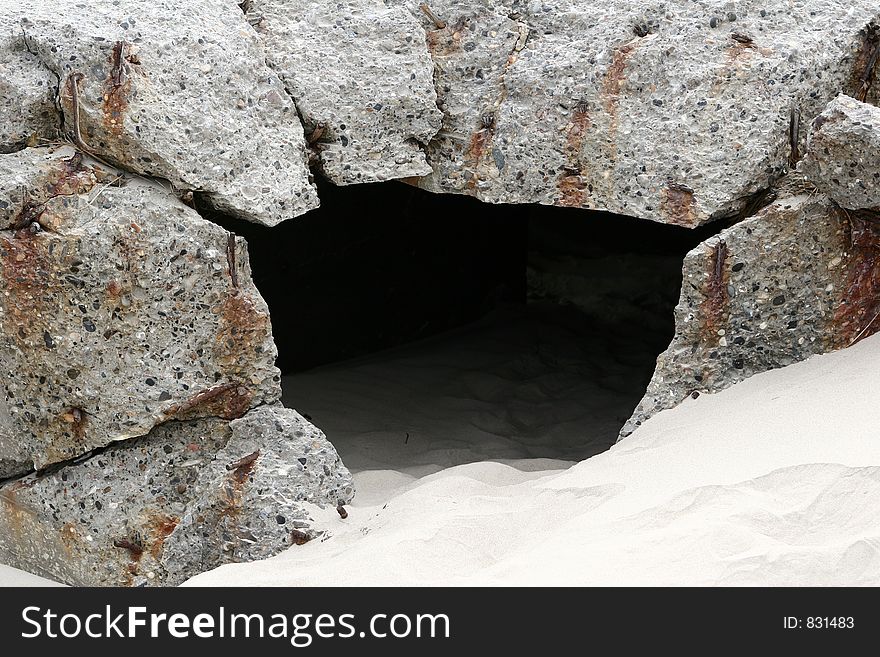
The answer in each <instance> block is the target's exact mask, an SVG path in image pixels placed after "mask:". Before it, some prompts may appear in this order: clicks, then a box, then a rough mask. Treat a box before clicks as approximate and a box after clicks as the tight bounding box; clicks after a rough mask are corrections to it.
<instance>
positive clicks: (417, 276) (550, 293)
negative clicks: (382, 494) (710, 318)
mask: <svg viewBox="0 0 880 657" xmlns="http://www.w3.org/2000/svg"><path fill="white" fill-rule="evenodd" d="M318 184H319V194H320V197H321V201H322V207H321V208H320V209H318V210H315V211H313V212H311V213H309V214H307V215H305V216H303V217H301V218H299V219H297V220H294V221H289V222H286V223H284V224H281V225H280V226H277V227H275V228H272V229H268V228H265V227H261V226H256V225H253V224H248V223H246V222H240V221H236V220H233V219H230V218H228V217H216V216H212V217H211V218H212V219H214V220H216V221H218V222H219V223H222V224H223V225H225V226H226V227H227V228H229V229H230V230H233V231H234V232H236V233H238V234H239V235H243V236H244V237H245V238H246V239H247V240H248V244H249V249H250V254H251V265H252V268H253V276H254V280H255V282H256V284H257V286H258V288H259V289H260V291H261V292H262V294H263V296H264V297H265V299H266V301H267V302H268V304H269V308H270V310H271V316H272V325H273V331H274V335H275V341H276V344H277V345H278V350H279V359H278V365H279V367H280V368H281V370H282V372H283V374H284V379H283V381H284V402H285V404H286V405H287V406H290V407H292V408H295V409H297V410H298V411H299V412H301V413H302V414H304V415H306V416H307V417H308V418H309V419H311V420H312V421H313V422H314V423H315V424H316V425H317V426H319V427H320V428H321V429H323V430H324V431H325V432H326V433H327V436H328V438H329V439H330V440H331V441H332V442H333V444H334V445H335V446H336V448H337V450H338V451H339V453H340V455H341V456H342V458H343V460H344V462H345V463H346V464H347V465H348V466H349V468H351V469H352V471H354V472H363V471H366V470H382V471H393V472H394V473H395V474H394V476H399V477H401V478H402V479H401V481H402V482H403V481H405V480H407V479H408V478H409V477H411V476H422V475H425V474H428V473H430V472H432V471H435V470H439V469H441V468H444V467H449V466H451V465H458V464H461V463H467V462H473V461H482V460H497V461H503V462H515V463H516V465H517V467H519V468H520V469H529V468H539V469H545V468H547V467H552V466H553V464H552V463H550V462H548V459H551V460H560V461H575V460H580V459H584V458H587V457H589V456H592V455H594V454H596V453H599V452H601V451H603V450H605V449H607V448H608V447H610V446H611V445H612V444H613V443H614V441H615V439H616V437H617V433H618V431H619V429H620V427H621V426H622V424H623V423H624V421H625V420H626V419H627V418H628V417H629V414H630V413H631V412H632V410H633V408H634V407H635V405H636V404H637V402H638V401H639V399H640V398H641V396H642V394H643V392H644V390H645V387H646V385H647V383H648V381H649V380H650V377H651V374H652V372H653V368H654V363H655V359H656V357H657V355H658V354H659V353H660V352H661V351H662V350H663V349H665V348H666V346H667V345H668V343H669V341H670V339H671V338H672V332H673V310H674V307H675V304H676V303H677V300H678V295H679V290H680V286H681V262H682V259H683V257H684V255H685V254H686V253H687V252H688V251H689V250H690V249H692V248H693V247H694V246H696V245H697V244H698V243H699V242H700V241H701V240H703V239H705V238H706V237H708V236H709V235H710V234H712V233H713V232H715V231H716V230H717V229H716V228H714V227H712V228H709V229H703V230H697V231H692V230H688V229H684V228H679V227H674V226H667V225H662V224H657V223H652V222H648V221H644V220H637V219H633V218H630V217H625V216H619V215H612V214H608V213H603V212H590V211H584V210H570V209H565V208H554V207H546V206H538V205H516V206H512V205H490V204H483V203H480V202H478V201H476V200H474V199H472V198H469V197H464V196H455V195H435V194H430V193H428V192H424V191H422V190H419V189H417V188H414V187H412V186H409V185H406V184H404V183H399V182H389V183H380V184H368V185H358V186H351V187H335V186H332V185H330V184H327V183H323V182H322V181H319V183H318ZM362 488H363V487H362Z"/></svg>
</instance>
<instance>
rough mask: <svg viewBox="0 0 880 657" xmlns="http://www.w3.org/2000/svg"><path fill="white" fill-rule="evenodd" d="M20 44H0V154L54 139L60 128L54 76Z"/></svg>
mask: <svg viewBox="0 0 880 657" xmlns="http://www.w3.org/2000/svg"><path fill="white" fill-rule="evenodd" d="M0 42H2V41H0ZM22 46H24V47H22V48H21V49H20V50H13V49H10V48H5V49H4V47H3V46H0V153H8V152H11V151H15V150H19V149H21V148H24V147H25V146H27V145H31V146H40V145H43V142H45V141H50V140H54V139H57V138H58V137H59V132H60V128H61V119H60V117H59V115H58V110H57V108H56V107H55V96H56V93H57V86H58V84H57V79H56V77H55V76H54V75H53V74H52V72H51V71H49V70H47V69H46V68H45V67H43V66H42V65H41V64H40V60H39V59H38V58H37V56H36V55H34V54H32V53H30V52H28V51H27V49H26V46H27V44H26V43H22Z"/></svg>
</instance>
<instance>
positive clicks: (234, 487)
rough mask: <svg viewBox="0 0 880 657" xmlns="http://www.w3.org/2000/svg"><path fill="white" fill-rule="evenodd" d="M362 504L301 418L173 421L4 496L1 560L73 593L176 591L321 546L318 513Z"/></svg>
mask: <svg viewBox="0 0 880 657" xmlns="http://www.w3.org/2000/svg"><path fill="white" fill-rule="evenodd" d="M352 495H353V493H352V482H351V475H350V474H349V472H348V470H347V469H346V468H345V466H344V465H342V463H341V461H340V460H339V457H338V456H337V455H336V452H335V450H334V449H333V447H332V445H330V443H329V442H327V440H326V438H325V437H324V435H323V434H322V433H321V432H320V431H319V430H317V429H316V428H315V427H314V426H312V425H311V424H309V423H308V422H307V421H306V420H305V419H304V418H302V417H301V416H300V415H299V414H297V413H296V412H295V411H292V410H287V409H283V408H280V407H271V408H270V407H263V408H259V409H256V410H254V411H251V412H250V413H249V414H247V415H246V416H244V417H243V418H242V419H240V420H235V421H233V422H226V421H223V420H219V419H206V420H197V421H189V422H171V423H169V424H166V425H163V426H161V427H157V428H156V429H154V430H153V431H152V432H151V433H150V434H149V436H146V437H143V438H138V439H135V440H131V441H127V442H125V443H121V444H119V445H115V446H113V447H110V448H109V449H107V450H105V451H103V452H101V453H99V454H96V455H94V456H92V457H91V458H89V459H88V460H85V461H82V462H80V463H77V464H75V465H69V466H67V467H64V468H61V469H59V470H56V471H54V472H49V473H45V474H42V475H30V476H28V477H25V478H23V479H20V480H18V481H15V482H11V483H7V484H5V485H4V486H2V487H0V561H3V562H4V563H6V564H8V565H11V566H14V567H17V568H21V569H23V570H27V571H29V572H33V573H37V574H40V575H42V576H44V577H49V578H52V579H55V580H58V581H62V582H65V583H67V584H74V585H88V586H111V585H113V586H142V585H174V584H179V583H180V582H182V581H184V580H185V579H187V578H188V577H191V576H192V575H195V574H196V573H199V572H202V571H204V570H208V569H211V568H215V567H217V566H219V565H222V564H224V563H230V562H239V561H248V560H252V559H260V558H266V557H269V556H272V555H273V554H276V553H278V552H280V551H281V550H283V549H285V548H287V547H289V546H290V545H292V544H299V543H302V542H304V541H306V540H308V539H310V538H313V537H314V536H316V535H317V534H318V533H320V532H322V531H325V530H326V527H323V526H319V525H316V524H315V523H314V522H313V521H312V519H311V518H310V515H309V513H310V508H311V505H317V506H319V507H324V506H328V505H330V506H336V505H337V504H338V503H340V502H341V503H343V504H347V503H348V502H349V501H350V500H351V497H352ZM334 515H335V514H334Z"/></svg>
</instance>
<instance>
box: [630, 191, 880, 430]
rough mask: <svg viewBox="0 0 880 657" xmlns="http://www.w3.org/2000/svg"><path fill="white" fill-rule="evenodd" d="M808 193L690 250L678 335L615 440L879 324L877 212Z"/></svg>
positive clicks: (785, 200) (678, 313)
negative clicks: (696, 398) (693, 399)
mask: <svg viewBox="0 0 880 657" xmlns="http://www.w3.org/2000/svg"><path fill="white" fill-rule="evenodd" d="M806 190H807V191H806V193H803V194H800V195H796V196H789V197H786V198H781V199H780V200H778V201H776V202H774V203H773V204H771V205H769V206H768V207H766V208H765V209H764V210H762V211H761V212H759V213H758V214H757V215H755V216H754V217H752V218H750V219H748V220H746V221H743V222H741V223H739V224H736V225H735V226H733V227H732V228H729V229H727V230H724V231H722V232H721V233H720V234H719V235H718V236H716V237H713V238H711V239H709V240H707V241H706V242H704V243H703V244H701V245H700V246H698V247H697V248H696V249H694V250H693V251H691V252H690V253H689V254H688V255H687V257H686V258H685V262H684V270H683V271H684V282H683V286H682V293H681V299H680V301H679V304H678V306H677V307H676V310H675V320H676V332H675V338H674V339H673V341H672V344H670V346H669V348H668V349H667V350H666V351H665V352H664V353H663V354H661V355H660V356H659V358H658V359H657V368H656V370H655V372H654V377H653V379H652V381H651V383H650V384H649V386H648V390H647V392H646V394H645V397H644V398H643V399H642V401H641V402H640V403H639V405H638V407H637V408H636V410H635V413H634V414H633V417H632V418H631V419H630V420H629V421H628V422H627V424H626V425H625V426H624V428H623V430H622V431H621V436H626V435H628V434H630V433H632V432H633V431H634V430H635V428H636V427H637V426H638V425H639V424H641V423H642V422H643V421H645V420H646V419H647V418H649V417H650V416H652V415H654V414H656V413H658V412H660V411H661V410H664V409H666V408H671V407H673V406H676V405H678V404H679V403H681V402H682V401H683V400H684V399H685V398H686V397H687V396H688V395H690V394H693V393H695V392H696V393H703V392H717V391H719V390H723V389H724V388H727V387H729V386H731V385H733V384H734V383H737V382H738V381H741V380H743V379H746V378H748V377H749V376H752V375H753V374H757V373H759V372H764V371H766V370H769V369H774V368H777V367H783V366H785V365H789V364H791V363H794V362H797V361H801V360H804V359H805V358H807V357H809V356H811V355H813V354H817V353H824V352H828V351H832V350H835V349H840V348H843V347H847V346H850V345H851V344H854V343H855V342H857V341H858V340H861V339H863V338H865V337H867V336H869V335H872V334H873V333H876V332H877V331H878V330H880V320H878V316H880V268H878V267H877V262H880V213H876V212H869V211H846V210H842V209H840V208H839V207H837V206H836V205H835V204H834V203H832V202H831V201H829V200H828V199H827V197H825V196H824V195H820V194H818V193H816V192H815V191H814V190H812V191H810V188H809V186H808V185H807V186H806Z"/></svg>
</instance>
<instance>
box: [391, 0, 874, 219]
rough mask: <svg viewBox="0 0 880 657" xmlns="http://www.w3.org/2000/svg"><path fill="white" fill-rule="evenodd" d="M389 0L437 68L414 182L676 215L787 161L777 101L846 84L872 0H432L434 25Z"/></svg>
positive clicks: (722, 204)
mask: <svg viewBox="0 0 880 657" xmlns="http://www.w3.org/2000/svg"><path fill="white" fill-rule="evenodd" d="M389 2H390V3H392V4H394V5H396V6H406V7H408V8H410V9H411V10H412V11H413V12H414V13H416V14H417V15H419V16H420V20H421V21H422V25H423V26H424V27H425V29H426V30H427V34H428V45H429V50H430V51H431V54H432V56H433V58H434V61H435V63H436V67H437V69H436V74H435V81H436V85H437V90H438V100H439V103H440V107H441V109H442V110H443V112H444V122H443V128H442V129H441V131H440V133H439V135H438V136H437V137H436V138H435V139H434V140H433V141H432V142H431V144H430V145H429V147H428V161H429V162H430V164H431V165H432V166H433V168H434V173H433V174H432V175H430V176H427V177H425V178H423V179H421V181H420V182H419V185H420V186H422V187H424V188H425V189H429V190H431V191H436V192H456V193H464V194H471V195H474V196H476V197H478V198H480V199H482V200H484V201H490V202H493V203H544V204H551V205H563V206H571V207H583V208H598V209H604V210H610V211H613V212H618V213H622V214H628V215H632V216H637V217H643V218H646V219H653V220H656V221H663V222H667V223H673V224H681V225H685V226H694V225H698V224H702V223H704V222H706V221H709V220H711V219H715V218H719V217H722V216H727V215H731V214H736V213H737V212H739V211H741V210H742V209H743V208H744V207H745V206H746V205H747V204H748V202H749V198H750V196H751V195H752V194H754V193H755V192H757V191H758V190H760V189H762V188H766V187H767V186H768V185H769V184H770V182H771V181H772V180H773V179H775V178H776V177H778V176H779V175H780V174H782V173H783V172H784V171H785V170H786V169H787V167H788V166H789V157H790V154H791V153H790V145H789V137H788V133H789V117H790V108H791V107H792V106H795V107H797V108H799V110H800V113H801V116H802V122H803V124H804V125H807V124H808V123H809V121H810V120H811V119H812V118H813V117H814V116H816V115H817V114H818V113H819V112H820V111H821V110H822V108H823V107H824V106H825V104H826V103H827V102H828V101H829V100H831V99H832V98H833V97H834V96H836V95H837V94H838V92H840V91H841V90H843V91H847V90H853V89H854V88H856V87H859V86H860V85H861V83H860V81H859V80H860V76H861V75H862V74H863V72H864V68H865V66H866V65H867V63H868V59H869V57H868V56H867V55H868V54H869V53H870V51H871V48H872V47H873V46H872V43H873V42H872V41H870V38H869V36H870V34H869V32H868V30H866V26H867V25H868V23H869V22H870V21H871V20H872V19H874V20H877V19H878V17H880V10H878V7H877V3H876V1H875V0H855V1H851V0H827V1H824V2H821V3H791V2H788V0H760V1H759V0H744V1H743V2H737V3H736V8H735V14H736V20H735V21H731V20H730V17H729V16H728V13H730V7H731V5H729V3H727V4H725V3H719V2H696V1H690V0H676V1H675V2H650V3H647V4H646V3H639V4H633V3H631V2H628V1H624V0H608V1H607V2H600V3H584V2H579V1H577V0H550V1H549V2H526V1H518V0H507V1H504V0H502V1H500V2H495V1H491V2H486V1H484V0H432V2H431V3H430V5H431V9H432V10H433V13H434V14H436V16H437V17H439V18H440V19H441V20H442V21H443V22H445V27H443V28H442V29H441V28H438V27H437V26H436V25H434V23H433V22H432V21H431V20H430V19H429V18H428V17H427V16H425V15H423V14H422V12H420V11H419V10H418V8H417V5H416V3H415V2H414V1H412V0H407V1H406V2H404V1H403V0H389ZM871 34H873V33H871ZM875 86H876V85H875ZM871 93H872V94H873V93H874V92H873V91H872V92H871ZM805 133H806V131H805V130H803V131H801V135H800V140H799V150H802V145H803V144H802V142H803V140H804V138H805V136H806V135H805Z"/></svg>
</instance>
